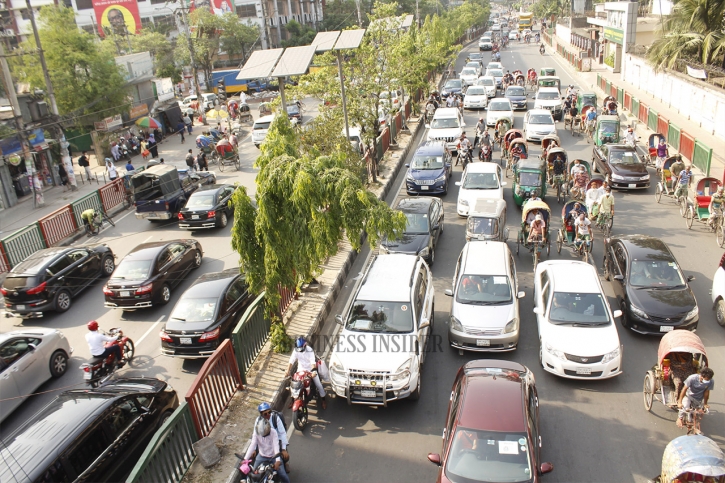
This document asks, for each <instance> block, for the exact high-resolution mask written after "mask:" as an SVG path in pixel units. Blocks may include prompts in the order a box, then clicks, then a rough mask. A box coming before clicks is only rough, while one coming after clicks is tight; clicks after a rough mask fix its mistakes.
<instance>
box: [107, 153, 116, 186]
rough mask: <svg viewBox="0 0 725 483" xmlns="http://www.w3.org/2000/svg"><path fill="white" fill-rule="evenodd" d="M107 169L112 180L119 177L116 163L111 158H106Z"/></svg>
mask: <svg viewBox="0 0 725 483" xmlns="http://www.w3.org/2000/svg"><path fill="white" fill-rule="evenodd" d="M106 171H108V177H109V178H110V179H111V181H115V180H116V178H118V170H116V165H115V164H113V161H111V158H106Z"/></svg>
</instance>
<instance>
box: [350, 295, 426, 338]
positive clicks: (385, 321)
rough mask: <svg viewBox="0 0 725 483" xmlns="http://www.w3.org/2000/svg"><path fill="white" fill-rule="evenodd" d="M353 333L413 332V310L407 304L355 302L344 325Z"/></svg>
mask: <svg viewBox="0 0 725 483" xmlns="http://www.w3.org/2000/svg"><path fill="white" fill-rule="evenodd" d="M345 328H346V329H347V330H351V331H353V332H376V333H387V334H403V333H408V332H412V331H413V310H411V306H410V303H408V302H369V301H365V300H356V301H355V302H354V303H353V304H352V310H351V311H350V319H349V320H348V321H347V323H346V324H345Z"/></svg>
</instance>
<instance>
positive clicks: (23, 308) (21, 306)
mask: <svg viewBox="0 0 725 483" xmlns="http://www.w3.org/2000/svg"><path fill="white" fill-rule="evenodd" d="M15 309H16V310H25V305H16V306H15Z"/></svg>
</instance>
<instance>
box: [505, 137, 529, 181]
mask: <svg viewBox="0 0 725 483" xmlns="http://www.w3.org/2000/svg"><path fill="white" fill-rule="evenodd" d="M508 153H509V157H508V163H506V176H507V177H508V170H509V169H511V171H512V172H514V171H516V165H517V164H518V162H519V160H521V159H529V143H527V142H526V139H524V138H523V137H520V138H519V137H517V138H514V139H513V140H512V141H511V144H509V150H508Z"/></svg>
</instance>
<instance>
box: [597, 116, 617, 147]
mask: <svg viewBox="0 0 725 483" xmlns="http://www.w3.org/2000/svg"><path fill="white" fill-rule="evenodd" d="M595 134H596V135H595V136H594V142H595V144H596V145H597V146H601V145H602V144H613V143H618V142H619V117H618V116H609V115H606V116H599V117H597V129H596V133H595Z"/></svg>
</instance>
